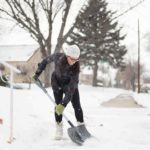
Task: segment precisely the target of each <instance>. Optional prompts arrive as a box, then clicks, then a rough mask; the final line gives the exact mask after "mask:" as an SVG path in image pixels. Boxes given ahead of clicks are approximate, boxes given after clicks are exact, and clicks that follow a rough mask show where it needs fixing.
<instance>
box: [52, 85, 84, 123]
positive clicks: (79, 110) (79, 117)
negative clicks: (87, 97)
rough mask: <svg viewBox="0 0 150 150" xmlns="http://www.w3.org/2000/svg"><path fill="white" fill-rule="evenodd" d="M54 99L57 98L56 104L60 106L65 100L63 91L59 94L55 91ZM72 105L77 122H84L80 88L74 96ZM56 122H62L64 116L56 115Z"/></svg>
mask: <svg viewBox="0 0 150 150" xmlns="http://www.w3.org/2000/svg"><path fill="white" fill-rule="evenodd" d="M54 97H55V102H56V104H59V103H60V102H61V100H62V98H63V91H62V90H59V92H58V91H57V92H55V91H54ZM71 103H72V106H73V108H74V112H75V117H76V120H77V121H79V122H83V111H82V108H81V104H80V96H79V91H78V88H77V89H76V90H75V92H74V94H73V97H72V100H71ZM55 120H56V122H61V121H62V115H57V114H56V113H55Z"/></svg>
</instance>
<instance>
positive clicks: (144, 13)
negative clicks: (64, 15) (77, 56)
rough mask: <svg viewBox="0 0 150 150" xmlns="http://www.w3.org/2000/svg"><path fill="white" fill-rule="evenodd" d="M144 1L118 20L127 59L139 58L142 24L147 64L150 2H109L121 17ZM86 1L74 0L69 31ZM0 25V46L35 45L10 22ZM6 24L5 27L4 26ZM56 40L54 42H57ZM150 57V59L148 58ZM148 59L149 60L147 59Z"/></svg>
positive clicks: (27, 35) (109, 6)
mask: <svg viewBox="0 0 150 150" xmlns="http://www.w3.org/2000/svg"><path fill="white" fill-rule="evenodd" d="M140 1H143V2H142V3H141V4H140V5H138V6H137V7H136V8H134V9H132V10H130V11H129V12H127V13H125V14H124V15H122V16H121V17H119V18H118V19H117V20H118V21H119V25H120V26H123V27H124V28H123V30H122V33H124V34H127V36H126V39H125V41H124V43H125V44H126V46H127V48H128V55H127V57H128V58H129V57H133V56H134V58H135V59H136V58H137V49H138V47H137V46H138V45H137V41H138V37H137V29H138V25H137V24H138V23H137V22H138V19H139V22H140V39H141V41H140V43H141V55H142V56H141V61H143V60H144V62H146V64H148V62H149V57H150V56H149V55H150V54H149V53H150V52H149V53H147V49H146V47H147V43H148V42H147V39H148V36H147V34H148V33H149V32H150V21H149V20H150V15H149V14H150V0H107V2H108V8H109V9H111V10H114V11H117V13H116V15H115V16H117V15H119V14H121V13H123V12H124V11H126V10H127V9H129V8H130V7H132V6H134V5H135V4H137V3H138V2H140ZM84 2H85V0H74V1H73V4H72V9H71V11H70V16H69V19H68V22H67V29H68V28H69V27H70V25H71V24H72V22H73V21H74V18H75V16H76V14H77V12H78V10H79V9H80V8H81V6H82V5H83V3H84ZM0 24H2V25H3V27H4V28H2V31H1V32H3V33H4V34H3V36H1V37H0V45H7V44H33V43H35V42H34V40H32V39H31V38H30V37H29V34H28V33H26V32H25V31H24V30H22V29H20V28H17V27H15V28H14V27H12V25H11V24H10V23H8V22H5V21H2V20H0ZM4 24H5V25H4ZM55 27H56V29H54V30H55V33H57V31H59V30H58V26H57V24H56V25H55ZM55 41H56V40H54V41H53V42H55ZM147 57H148V58H147ZM146 58H147V59H146Z"/></svg>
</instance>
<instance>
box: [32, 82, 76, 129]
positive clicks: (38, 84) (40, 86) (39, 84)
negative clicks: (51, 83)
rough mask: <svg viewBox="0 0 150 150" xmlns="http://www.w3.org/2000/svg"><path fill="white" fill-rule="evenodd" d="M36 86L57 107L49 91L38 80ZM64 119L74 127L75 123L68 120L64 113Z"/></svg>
mask: <svg viewBox="0 0 150 150" xmlns="http://www.w3.org/2000/svg"><path fill="white" fill-rule="evenodd" d="M35 83H36V85H37V86H38V87H39V88H41V89H42V90H43V92H44V93H45V94H46V95H47V96H48V98H49V99H50V100H51V101H52V103H53V104H54V106H55V105H56V103H55V101H54V99H53V98H52V97H51V96H50V95H49V93H48V92H47V90H46V89H45V88H44V87H43V85H42V83H41V81H40V80H39V79H38V80H37V82H35ZM62 115H63V117H64V118H65V119H66V121H67V122H68V123H69V124H70V126H71V127H74V125H73V123H72V122H71V121H70V120H69V119H68V117H67V116H66V115H65V114H64V113H63V114H62Z"/></svg>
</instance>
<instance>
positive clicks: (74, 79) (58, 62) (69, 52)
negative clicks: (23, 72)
mask: <svg viewBox="0 0 150 150" xmlns="http://www.w3.org/2000/svg"><path fill="white" fill-rule="evenodd" d="M63 50H64V53H54V54H52V55H50V56H48V57H46V58H45V59H43V60H42V62H41V63H39V64H38V69H37V71H36V72H35V75H34V77H33V78H34V79H35V80H37V79H38V77H39V76H40V74H41V73H42V71H43V70H44V69H45V67H46V65H47V64H49V63H51V62H54V64H55V69H54V72H53V73H52V76H51V85H52V89H53V94H54V98H55V102H56V106H55V120H56V136H55V139H56V140H59V139H61V138H62V136H63V128H62V125H63V124H62V113H63V111H64V109H65V107H66V106H67V104H68V103H69V102H70V101H71V103H72V106H73V108H74V112H75V117H76V120H77V122H78V123H79V125H80V124H84V120H83V111H82V108H81V105H80V96H79V90H78V82H79V72H80V65H79V56H80V49H79V47H78V46H77V45H71V46H68V47H66V48H63ZM63 94H64V96H63Z"/></svg>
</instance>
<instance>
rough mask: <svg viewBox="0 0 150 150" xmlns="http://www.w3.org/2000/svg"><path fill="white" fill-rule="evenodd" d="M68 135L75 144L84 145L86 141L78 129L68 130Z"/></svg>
mask: <svg viewBox="0 0 150 150" xmlns="http://www.w3.org/2000/svg"><path fill="white" fill-rule="evenodd" d="M68 135H69V137H70V139H71V140H72V141H73V142H74V143H76V144H78V145H82V144H83V142H84V140H83V139H82V136H81V133H80V132H79V131H78V128H77V127H71V128H68Z"/></svg>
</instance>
